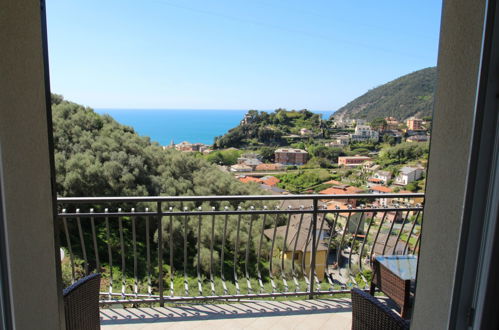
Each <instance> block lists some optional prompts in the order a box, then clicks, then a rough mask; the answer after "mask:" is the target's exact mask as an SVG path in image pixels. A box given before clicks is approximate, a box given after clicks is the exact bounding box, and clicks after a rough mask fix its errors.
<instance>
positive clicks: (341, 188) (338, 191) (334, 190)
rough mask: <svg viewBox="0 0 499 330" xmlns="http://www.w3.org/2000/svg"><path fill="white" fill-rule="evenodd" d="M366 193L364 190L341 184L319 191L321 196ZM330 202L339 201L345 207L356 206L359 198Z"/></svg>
mask: <svg viewBox="0 0 499 330" xmlns="http://www.w3.org/2000/svg"><path fill="white" fill-rule="evenodd" d="M362 192H364V190H363V189H361V188H357V187H353V186H349V185H347V184H340V185H335V186H332V187H331V188H327V189H324V190H321V191H319V194H322V195H353V194H360V193H362ZM330 201H338V202H340V203H342V204H344V205H350V206H353V207H354V206H356V205H357V198H348V199H331V200H330Z"/></svg>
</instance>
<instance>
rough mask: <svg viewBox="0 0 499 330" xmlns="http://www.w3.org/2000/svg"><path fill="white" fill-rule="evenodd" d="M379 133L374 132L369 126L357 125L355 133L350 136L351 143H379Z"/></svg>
mask: <svg viewBox="0 0 499 330" xmlns="http://www.w3.org/2000/svg"><path fill="white" fill-rule="evenodd" d="M378 140H379V133H378V132H377V131H375V130H372V129H371V127H370V126H368V125H357V126H356V127H355V133H354V134H350V141H355V142H365V141H374V142H378Z"/></svg>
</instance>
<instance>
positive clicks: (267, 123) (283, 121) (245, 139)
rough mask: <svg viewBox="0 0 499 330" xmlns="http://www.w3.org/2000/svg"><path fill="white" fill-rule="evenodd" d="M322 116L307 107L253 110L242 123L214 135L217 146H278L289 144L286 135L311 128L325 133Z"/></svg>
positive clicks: (315, 133) (317, 132)
mask: <svg viewBox="0 0 499 330" xmlns="http://www.w3.org/2000/svg"><path fill="white" fill-rule="evenodd" d="M323 127H324V122H323V120H322V118H321V115H319V114H316V113H313V112H311V111H308V110H299V111H298V110H285V109H277V110H275V111H274V112H265V111H257V110H250V111H248V113H246V115H245V117H244V119H243V121H241V123H240V124H239V125H238V126H236V127H234V128H232V129H230V130H229V131H228V132H227V133H226V134H224V135H223V136H218V137H216V138H215V146H216V147H217V148H230V147H235V148H240V147H246V146H270V145H272V146H279V145H285V144H286V143H287V141H286V139H285V136H286V135H290V134H300V129H302V128H306V129H309V130H310V131H311V132H312V134H314V135H317V134H320V133H321V132H322V129H323Z"/></svg>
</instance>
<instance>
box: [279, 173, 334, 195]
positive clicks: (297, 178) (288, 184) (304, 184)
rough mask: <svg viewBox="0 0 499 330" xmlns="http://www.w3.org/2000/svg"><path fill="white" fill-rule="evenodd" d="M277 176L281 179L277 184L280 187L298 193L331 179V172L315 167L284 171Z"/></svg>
mask: <svg viewBox="0 0 499 330" xmlns="http://www.w3.org/2000/svg"><path fill="white" fill-rule="evenodd" d="M278 178H279V180H281V182H279V183H278V184H277V185H278V186H279V187H280V188H283V189H286V190H288V191H290V192H293V193H299V192H303V191H304V190H306V189H308V188H311V187H313V186H316V185H319V184H321V183H322V182H324V181H327V180H329V179H331V174H329V171H327V170H323V169H316V170H311V171H299V172H292V173H286V174H282V175H279V176H278Z"/></svg>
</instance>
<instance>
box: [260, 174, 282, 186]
mask: <svg viewBox="0 0 499 330" xmlns="http://www.w3.org/2000/svg"><path fill="white" fill-rule="evenodd" d="M260 180H262V181H263V184H266V185H268V186H271V187H274V186H275V185H277V184H278V183H279V182H281V180H279V179H278V178H276V177H275V176H272V175H267V176H264V177H261V178H260Z"/></svg>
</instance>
